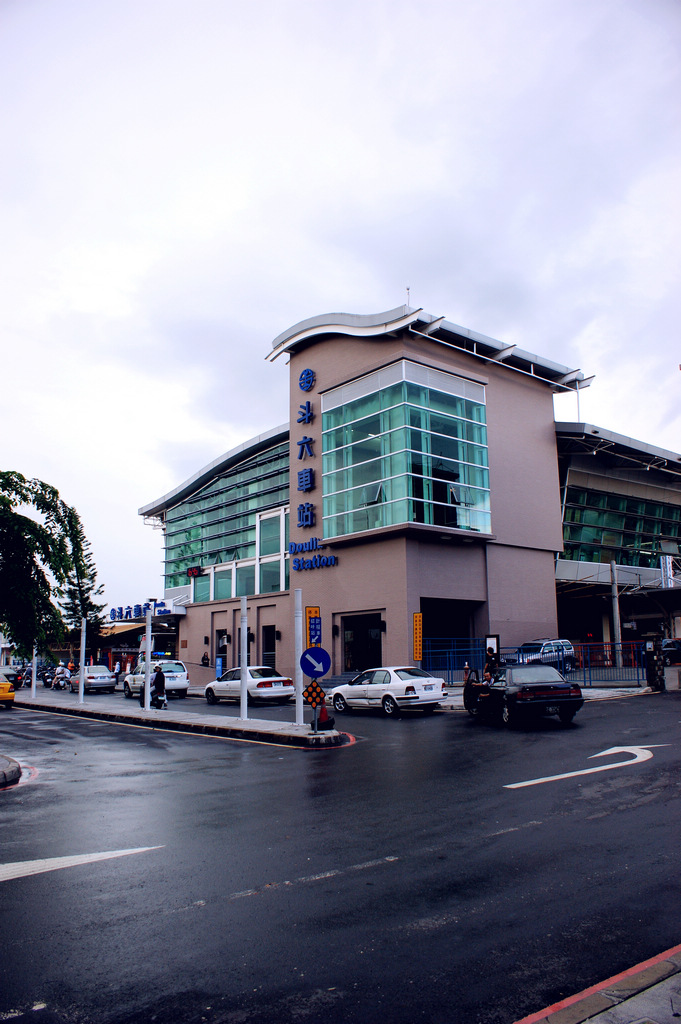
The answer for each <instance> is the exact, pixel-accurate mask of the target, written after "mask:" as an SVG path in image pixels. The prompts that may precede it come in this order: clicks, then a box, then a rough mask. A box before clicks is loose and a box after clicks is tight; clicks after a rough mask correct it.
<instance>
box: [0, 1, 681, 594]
mask: <svg viewBox="0 0 681 1024" xmlns="http://www.w3.org/2000/svg"><path fill="white" fill-rule="evenodd" d="M0 25H1V27H2V29H3V31H2V33H0V95H2V96H3V100H1V101H0V128H1V129H2V132H3V138H4V140H5V143H6V145H5V153H6V155H5V158H4V159H3V161H2V163H1V164H0V217H2V221H3V233H2V238H1V239H0V295H1V296H2V306H3V324H2V332H3V369H4V371H5V374H4V378H5V381H10V382H11V385H10V386H7V385H6V388H5V390H6V392H7V395H6V398H5V404H6V414H7V415H8V416H9V417H10V419H11V421H12V423H13V424H16V425H17V426H16V429H15V430H14V431H13V432H12V433H11V435H6V436H5V437H4V438H3V443H2V450H3V463H4V464H5V465H6V466H7V467H8V468H16V469H18V470H20V471H21V472H24V473H25V474H26V475H29V476H32V475H36V476H41V477H43V478H44V479H47V480H49V482H51V483H53V484H55V485H56V486H57V487H58V488H59V489H60V491H63V492H64V496H65V497H66V498H67V500H70V501H71V502H72V503H73V504H74V505H75V506H76V507H77V508H78V510H79V511H80V512H81V515H82V516H83V520H84V523H85V527H86V531H87V532H88V535H89V536H90V537H91V540H92V543H93V553H94V556H95V560H96V562H97V565H98V568H99V575H100V580H101V581H102V582H104V584H105V587H106V596H107V598H108V599H109V600H110V601H111V602H112V603H114V604H128V603H130V602H131V601H135V600H138V599H139V598H140V597H145V596H148V594H147V592H149V593H151V592H152V591H154V590H158V588H159V582H158V581H159V575H160V568H161V567H160V556H159V551H160V534H159V533H158V532H154V531H151V530H149V529H148V528H145V527H144V526H143V524H142V523H141V520H139V517H138V516H137V509H138V508H139V507H140V506H141V505H144V504H147V503H148V502H150V501H152V500H154V499H155V498H156V497H159V496H160V495H162V494H164V493H166V492H167V491H169V490H171V489H172V488H173V487H175V486H176V485H177V484H179V483H181V482H182V481H183V480H184V479H185V478H186V477H188V476H190V475H191V474H192V473H193V472H195V471H196V470H197V469H199V468H200V467H201V466H203V465H205V464H207V463H208V462H210V461H212V460H213V459H214V458H216V457H217V456H218V455H220V454H221V453H222V452H224V451H227V450H229V449H230V448H231V447H234V446H235V445H236V444H239V443H241V442H242V441H244V440H247V439H248V438H249V437H251V436H253V435H254V434H255V433H258V432H260V431H261V430H263V429H268V428H270V427H273V426H276V425H278V424H279V423H281V422H283V421H284V420H285V419H286V416H287V371H286V367H285V364H284V362H283V360H279V361H277V362H276V363H274V364H269V363H266V362H265V357H266V355H267V354H268V353H269V351H270V348H271V342H272V340H273V338H274V337H275V336H276V335H278V334H279V333H280V332H281V331H283V330H285V329H286V328H287V327H288V326H290V325H292V324H293V323H295V322H297V321H299V320H301V319H304V318H306V317H308V316H312V315H315V314H318V313H324V312H329V311H348V312H376V311H379V310H383V309H389V308H392V307H394V306H396V305H399V304H401V303H402V302H404V301H405V300H406V289H407V287H409V288H410V289H411V292H410V294H411V302H412V304H413V305H421V306H423V307H424V308H426V309H427V310H428V311H429V312H432V313H434V314H438V315H446V316H447V318H448V319H450V320H452V321H454V322H455V323H460V324H462V325H464V326H467V327H470V328H472V329H474V330H478V331H480V332H482V333H485V334H489V335H492V336H493V337H497V338H499V339H500V340H502V341H505V342H509V343H516V344H518V345H520V346H521V347H523V348H525V349H528V350H529V351H534V352H538V353H540V354H541V355H542V356H544V357H546V358H549V359H553V360H555V361H557V362H562V363H564V364H566V365H568V366H575V367H576V366H579V367H581V368H582V369H583V370H584V372H585V373H586V374H588V375H590V374H592V373H596V379H595V381H594V383H593V385H592V387H591V388H589V389H586V390H585V391H584V392H582V394H581V396H580V405H581V414H582V418H583V419H584V418H587V419H589V420H590V421H592V422H595V423H598V424H600V425H601V426H603V427H606V428H610V429H613V430H617V431H618V432H621V433H628V434H630V435H632V436H635V437H638V438H639V439H641V440H645V441H648V442H650V443H653V444H659V445H661V446H664V447H669V448H672V449H677V450H678V449H679V448H681V430H680V427H681V424H680V422H679V415H678V414H677V413H676V409H677V407H678V405H679V402H678V394H679V390H678V385H679V381H680V380H681V378H679V377H677V376H676V374H678V373H679V371H678V364H679V362H681V352H680V351H679V348H678V343H677V340H676V334H677V328H676V325H677V323H678V320H679V303H680V301H681V300H680V299H679V296H680V295H681V288H680V287H679V283H680V282H679V267H680V266H681V260H680V259H679V255H680V254H679V238H680V237H681V232H680V230H679V228H680V221H681V216H680V211H679V199H678V193H679V189H678V181H679V175H680V170H681V168H680V164H681V145H680V139H679V124H681V110H680V109H679V108H680V106H681V103H680V101H679V96H681V88H680V85H681V83H680V82H679V75H680V72H679V68H680V67H681V62H680V61H679V50H680V45H679V43H680V40H681V9H680V8H679V7H678V5H677V4H676V3H674V2H667V0H648V2H647V3H646V4H640V3H638V2H634V0H624V2H622V0H589V2H587V0H565V2H564V3H562V4H559V5H557V4H546V3H545V2H544V0H518V2H517V3H514V4H508V3H507V2H506V0H480V2H479V3H476V4H469V3H463V2H460V0H454V2H453V3H450V4H446V5H445V4H442V3H440V2H438V0H422V2H420V3H418V4H416V3H415V2H412V0H409V2H407V0H391V2H388V0H368V2H366V0H365V2H362V3H360V2H359V0H348V2H347V3H345V4H343V5H339V4H335V3H331V0H317V2H310V0H277V2H275V0H264V2H263V3H260V4H251V5H248V4H244V5H241V6H235V5H233V4H229V5H228V4H224V3H221V2H219V0H195V2H194V3H193V4H191V5H187V4H186V3H185V2H184V0H144V2H142V3H139V2H137V0H136V2H133V0H116V2H114V0H101V2H100V3H98V4H96V5H92V4H87V3H86V2H85V0H62V3H60V4H59V5H58V6H55V5H54V4H50V3H48V2H47V0H24V3H22V4H5V5H3V6H2V7H1V8H0ZM575 404H576V403H575V399H574V396H569V397H568V398H565V399H560V398H559V399H557V401H556V409H557V415H559V416H560V418H567V419H574V418H575V416H576V410H575ZM562 408H568V409H570V408H571V410H572V411H571V412H570V413H569V415H566V416H563V415H562V414H561V413H560V412H559V409H562ZM95 541H96V543H95Z"/></svg>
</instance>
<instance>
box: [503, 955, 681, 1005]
mask: <svg viewBox="0 0 681 1024" xmlns="http://www.w3.org/2000/svg"><path fill="white" fill-rule="evenodd" d="M680 1018H681V945H679V946H674V947H673V948H672V949H668V950H666V951H665V952H664V953H660V954H659V955H658V956H656V957H652V958H651V959H650V960H645V961H644V962H643V963H641V964H638V965H637V966H636V967H632V968H630V969H629V970H628V971H623V972H622V973H621V974H616V975H614V977H612V978H608V979H607V980H606V981H603V982H601V983H600V984H598V985H592V986H591V988H587V989H585V990H584V991H583V992H579V993H577V995H574V996H570V997H569V998H568V999H563V1000H561V1002H559V1003H554V1005H553V1006H549V1007H547V1008H546V1009H544V1010H540V1011H539V1012H538V1013H532V1014H530V1015H529V1017H523V1018H522V1020H519V1021H515V1024H586V1022H588V1024H678V1021H679V1019H680Z"/></svg>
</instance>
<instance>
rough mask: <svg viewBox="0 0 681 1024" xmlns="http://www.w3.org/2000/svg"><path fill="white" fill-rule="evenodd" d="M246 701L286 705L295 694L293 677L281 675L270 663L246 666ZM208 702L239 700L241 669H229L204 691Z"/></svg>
mask: <svg viewBox="0 0 681 1024" xmlns="http://www.w3.org/2000/svg"><path fill="white" fill-rule="evenodd" d="M246 674H247V684H246V685H247V689H248V703H249V704H255V703H256V702H261V703H263V704H286V703H287V702H288V701H289V700H290V699H291V697H293V696H295V692H296V690H295V686H294V683H293V680H292V679H289V678H288V676H282V675H280V673H279V672H277V670H276V668H273V667H270V666H269V665H249V666H248V668H247V670H246ZM204 693H205V696H206V700H207V701H208V703H209V704H217V703H218V701H220V700H241V669H240V668H230V669H227V671H226V672H223V673H222V675H221V676H220V678H219V679H214V680H213V682H212V683H208V685H207V686H206V688H205V690H204Z"/></svg>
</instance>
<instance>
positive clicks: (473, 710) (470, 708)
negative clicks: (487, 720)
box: [463, 686, 480, 718]
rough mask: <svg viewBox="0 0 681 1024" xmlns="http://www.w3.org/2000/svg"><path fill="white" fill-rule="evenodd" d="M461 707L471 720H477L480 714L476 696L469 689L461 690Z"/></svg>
mask: <svg viewBox="0 0 681 1024" xmlns="http://www.w3.org/2000/svg"><path fill="white" fill-rule="evenodd" d="M463 706H464V707H465V709H466V711H467V712H468V714H469V715H471V716H472V717H473V718H477V717H478V715H479V714H480V707H479V705H478V698H477V695H476V694H474V693H473V691H472V689H471V687H468V688H466V687H465V686H464V689H463Z"/></svg>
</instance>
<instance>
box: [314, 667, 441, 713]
mask: <svg viewBox="0 0 681 1024" xmlns="http://www.w3.org/2000/svg"><path fill="white" fill-rule="evenodd" d="M446 696H447V691H446V690H445V681H444V679H441V678H440V677H439V676H431V675H429V674H428V672H424V671H423V669H420V668H414V667H413V665H397V666H389V667H387V668H370V669H367V670H366V671H365V672H360V674H359V675H358V676H355V678H354V679H351V680H350V682H348V683H342V684H341V685H340V686H334V688H333V689H332V690H331V691H330V692H329V693H328V694H327V700H330V701H331V703H332V704H333V706H334V708H335V710H336V711H347V709H348V708H383V711H384V712H385V713H386V715H394V714H396V713H397V712H398V711H403V710H405V709H407V708H408V709H410V710H411V709H413V708H418V709H419V710H421V711H434V710H435V708H436V707H437V706H438V704H439V703H440V701H441V700H443V699H444V698H445V697H446Z"/></svg>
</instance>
